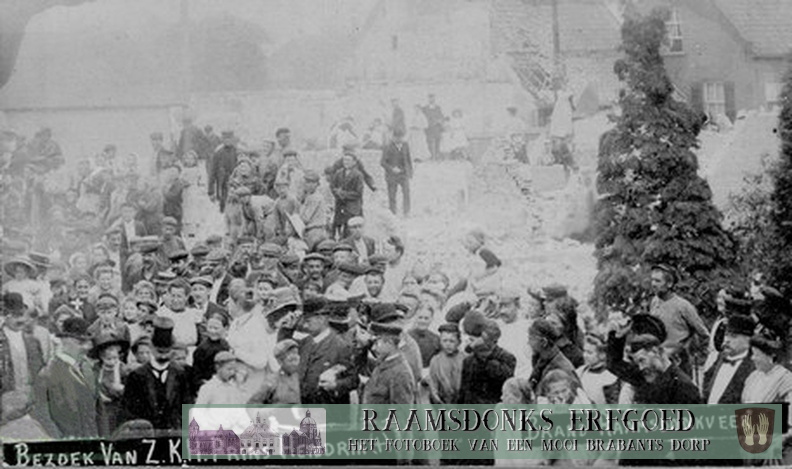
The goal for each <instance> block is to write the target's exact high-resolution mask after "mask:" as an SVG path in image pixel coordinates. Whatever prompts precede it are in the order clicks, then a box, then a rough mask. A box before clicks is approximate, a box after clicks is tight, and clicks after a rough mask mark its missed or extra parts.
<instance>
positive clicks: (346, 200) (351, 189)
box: [330, 154, 363, 238]
mask: <svg viewBox="0 0 792 469" xmlns="http://www.w3.org/2000/svg"><path fill="white" fill-rule="evenodd" d="M343 163H344V164H343V167H342V168H341V169H339V170H337V171H336V172H335V173H334V174H333V177H332V178H331V180H330V189H331V190H332V192H333V196H334V197H335V218H334V219H333V231H334V233H335V234H336V235H337V236H338V237H340V238H343V237H345V236H347V235H348V233H347V232H346V231H347V230H346V224H347V221H349V219H350V218H352V217H356V216H362V215H363V175H362V174H360V171H358V170H357V169H355V164H356V160H355V157H354V155H350V154H345V155H344V158H343Z"/></svg>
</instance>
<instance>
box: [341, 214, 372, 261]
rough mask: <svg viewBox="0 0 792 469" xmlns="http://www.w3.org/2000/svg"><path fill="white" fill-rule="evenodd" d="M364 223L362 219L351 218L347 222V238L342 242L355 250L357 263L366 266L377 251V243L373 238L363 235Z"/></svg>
mask: <svg viewBox="0 0 792 469" xmlns="http://www.w3.org/2000/svg"><path fill="white" fill-rule="evenodd" d="M365 225H366V221H365V220H364V219H363V217H352V218H350V219H349V221H347V229H348V233H349V237H347V238H346V239H345V240H343V242H345V243H348V244H349V245H351V246H352V247H353V249H354V250H355V254H357V258H358V262H360V263H361V264H367V263H368V259H369V257H371V256H373V255H374V254H375V253H376V251H377V242H376V241H374V238H371V237H370V236H366V235H365V234H364V230H365Z"/></svg>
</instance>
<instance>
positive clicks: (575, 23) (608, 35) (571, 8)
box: [558, 0, 621, 52]
mask: <svg viewBox="0 0 792 469" xmlns="http://www.w3.org/2000/svg"><path fill="white" fill-rule="evenodd" d="M558 25H559V36H560V41H561V50H562V51H564V52H570V51H603V50H615V49H616V47H618V45H619V44H620V43H621V26H620V24H619V21H618V19H617V18H616V17H615V16H614V15H613V13H611V11H610V10H608V8H607V7H606V6H605V4H604V3H603V2H602V1H601V0H559V2H558Z"/></svg>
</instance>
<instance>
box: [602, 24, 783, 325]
mask: <svg viewBox="0 0 792 469" xmlns="http://www.w3.org/2000/svg"><path fill="white" fill-rule="evenodd" d="M667 15H668V12H667V10H666V11H664V10H659V9H658V10H654V11H653V12H652V13H651V14H650V15H648V16H646V17H640V16H637V15H629V16H628V18H627V19H626V20H625V22H624V25H623V26H622V41H623V44H622V50H623V51H624V53H625V57H624V58H623V59H620V60H619V61H617V62H616V64H615V65H614V71H615V73H616V74H617V76H618V77H619V80H620V81H621V82H622V83H623V84H624V90H623V91H622V93H621V96H620V100H619V104H620V109H621V114H620V115H619V116H618V117H617V118H616V119H615V123H616V126H615V128H614V129H613V130H611V131H609V132H608V133H606V134H605V135H603V137H602V139H601V140H600V150H599V161H598V169H599V175H598V180H597V187H598V189H599V192H600V194H603V196H602V198H601V199H600V201H599V202H598V204H597V208H596V221H595V230H596V233H597V239H596V251H595V255H596V257H597V262H598V270H599V272H598V273H597V276H596V279H595V288H594V306H595V307H596V309H597V311H598V313H599V314H600V315H604V314H605V313H606V312H607V311H608V309H610V308H614V309H618V310H621V311H624V312H627V313H635V312H638V311H645V308H646V306H647V300H648V299H649V298H650V290H649V282H648V279H649V275H648V271H649V269H650V267H651V266H652V265H653V264H655V263H666V264H669V265H671V266H673V267H675V268H676V269H677V271H678V274H679V277H680V282H679V284H678V291H679V293H681V294H682V295H683V296H685V297H687V298H688V299H689V300H690V301H691V302H692V303H693V304H694V305H696V306H697V307H698V308H699V311H700V312H702V313H703V314H704V316H705V317H706V316H707V315H709V314H711V312H712V311H713V310H714V296H715V293H716V292H717V290H718V289H719V288H721V286H722V285H723V284H724V283H725V282H727V281H728V279H730V278H731V277H732V276H733V275H734V273H735V268H736V261H737V243H736V241H735V239H734V238H733V237H732V235H731V234H729V233H728V232H727V231H726V230H725V229H724V228H723V227H722V225H721V218H722V217H721V214H720V212H719V211H718V210H717V208H716V207H715V206H714V205H713V204H712V192H711V191H710V188H709V185H708V184H707V182H706V181H705V180H703V179H702V178H701V177H699V176H698V174H697V170H698V160H697V158H696V155H695V154H694V153H693V151H692V149H694V148H696V147H697V145H698V141H697V136H698V133H699V131H700V130H701V124H702V116H701V115H700V114H699V113H697V112H695V111H693V110H692V109H691V108H690V107H689V106H688V105H687V104H685V103H681V102H678V101H676V100H674V99H673V97H672V93H673V85H672V83H671V80H670V79H669V77H668V75H667V74H666V71H665V67H664V64H663V57H662V55H661V47H662V45H663V43H664V41H665V38H666V29H665V19H666V18H667ZM791 174H792V173H791ZM790 187H792V183H791V184H790Z"/></svg>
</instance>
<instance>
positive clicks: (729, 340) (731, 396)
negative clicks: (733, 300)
mask: <svg viewBox="0 0 792 469" xmlns="http://www.w3.org/2000/svg"><path fill="white" fill-rule="evenodd" d="M755 329H756V321H754V320H753V318H752V317H751V316H748V315H742V314H734V315H732V316H730V317H729V319H728V321H727V324H726V335H725V336H724V340H723V351H722V352H721V353H720V355H719V356H718V359H717V360H716V361H715V363H714V364H713V365H712V366H711V367H710V368H709V369H708V370H707V371H706V372H704V385H703V389H702V393H703V394H704V398H705V399H706V400H707V404H741V403H742V391H743V386H744V385H745V380H746V379H747V378H748V375H750V374H751V372H753V371H754V369H756V368H755V366H754V362H753V360H751V357H750V351H751V336H753V333H754V330H755Z"/></svg>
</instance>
